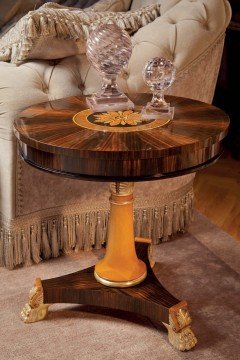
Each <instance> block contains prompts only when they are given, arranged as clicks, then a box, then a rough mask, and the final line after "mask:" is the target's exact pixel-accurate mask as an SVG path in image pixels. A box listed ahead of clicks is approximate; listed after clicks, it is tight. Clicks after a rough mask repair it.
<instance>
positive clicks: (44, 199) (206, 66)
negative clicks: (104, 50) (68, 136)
mask: <svg viewBox="0 0 240 360" xmlns="http://www.w3.org/2000/svg"><path fill="white" fill-rule="evenodd" d="M152 2H153V1H151V0H133V2H132V5H131V9H136V8H138V7H141V6H145V5H148V4H149V3H152ZM230 14H231V10H230V7H229V4H228V2H227V1H226V0H162V1H161V16H160V17H158V18H157V19H156V20H155V21H154V22H152V23H150V24H148V25H146V26H144V27H143V28H141V29H140V30H139V31H137V33H135V34H134V35H133V36H132V43H133V53H132V56H131V59H130V62H129V65H128V67H127V68H126V69H125V70H124V71H122V73H121V74H120V76H119V79H118V82H119V86H120V87H121V88H122V90H124V91H125V92H129V93H131V92H146V91H148V89H147V88H146V87H145V85H144V83H143V79H142V76H141V72H142V68H143V66H144V64H145V62H146V61H147V60H148V59H150V58H152V57H155V56H163V57H166V58H169V59H171V60H172V61H173V62H174V65H175V66H176V68H177V80H176V82H175V84H174V85H173V86H172V88H171V89H170V93H171V94H174V95H178V96H184V97H190V98H193V99H197V100H201V101H205V102H208V103H210V102H211V101H212V98H213V93H214V89H215V84H216V79H217V74H218V70H219V65H220V60H221V54H222V49H223V43H224V33H225V29H226V27H227V25H228V23H229V21H230ZM99 86H100V78H99V77H98V75H97V73H96V72H95V70H94V69H93V68H92V67H91V66H90V65H89V63H88V61H87V58H86V56H85V55H84V54H83V55H76V56H72V57H68V58H63V59H58V60H51V61H49V60H41V59H40V60H31V61H27V62H25V63H23V64H22V65H20V66H16V65H14V64H11V63H7V62H0V216H1V218H0V221H1V234H0V265H1V266H6V267H7V268H9V269H12V268H14V267H15V266H17V265H22V264H25V265H30V264H32V263H38V262H39V261H41V259H48V258H50V257H51V256H52V257H55V256H58V255H59V254H60V253H61V252H62V251H63V252H68V251H73V250H74V251H78V250H79V249H84V250H90V249H91V248H92V246H95V247H96V248H99V247H101V245H102V243H103V242H104V240H105V237H106V229H107V220H108V201H107V199H108V184H106V183H94V182H87V181H80V180H79V181H76V180H71V179H64V178H59V177H55V176H53V175H50V174H47V173H43V172H41V171H38V170H36V169H34V168H31V167H30V166H28V165H27V164H25V163H23V161H22V160H21V159H20V158H19V156H18V153H17V144H16V139H15V138H14V135H13V132H12V124H13V121H14V119H15V118H16V117H17V116H18V114H19V113H20V111H21V110H23V109H24V108H26V107H28V106H30V105H32V104H36V103H40V102H45V101H51V100H54V99H59V98H62V97H67V96H73V95H79V94H89V93H92V92H94V91H96V90H97V89H98V88H99ZM193 179H194V175H192V174H191V175H186V176H182V177H177V178H173V179H169V180H162V181H153V182H151V183H144V182H143V183H139V184H136V186H135V198H136V201H135V227H136V229H135V230H136V235H141V236H149V237H152V238H153V240H154V243H156V244H157V243H159V242H161V241H165V240H167V239H168V238H169V236H171V235H172V234H174V233H176V232H177V231H178V230H179V229H183V228H185V227H186V225H187V224H188V222H189V220H190V215H191V208H192V199H193V190H192V186H193ZM56 239H57V242H58V247H59V249H58V251H54V252H53V251H52V247H51V244H52V242H53V241H56Z"/></svg>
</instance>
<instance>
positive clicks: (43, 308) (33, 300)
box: [21, 278, 50, 323]
mask: <svg viewBox="0 0 240 360" xmlns="http://www.w3.org/2000/svg"><path fill="white" fill-rule="evenodd" d="M49 306H50V305H49V304H44V303H43V288H42V283H41V279H39V278H37V279H36V280H35V284H34V287H33V288H32V289H31V290H30V293H29V300H28V303H27V304H26V305H25V306H24V308H23V310H22V312H21V318H22V320H23V321H24V322H25V323H33V322H36V321H40V320H43V319H45V317H46V316H47V314H48V307H49Z"/></svg>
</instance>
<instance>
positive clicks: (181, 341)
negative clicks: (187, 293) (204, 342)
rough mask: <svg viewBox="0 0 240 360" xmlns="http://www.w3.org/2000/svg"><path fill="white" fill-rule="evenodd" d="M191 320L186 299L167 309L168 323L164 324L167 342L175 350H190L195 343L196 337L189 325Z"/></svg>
mask: <svg viewBox="0 0 240 360" xmlns="http://www.w3.org/2000/svg"><path fill="white" fill-rule="evenodd" d="M191 322H192V319H191V317H190V314H189V312H188V308H187V303H186V301H182V302H180V303H179V304H177V305H175V306H173V307H172V308H170V309H169V325H168V324H164V325H165V326H166V328H167V330H168V339H169V342H170V343H171V344H172V345H173V346H174V347H175V348H176V349H177V350H180V351H185V350H190V349H192V348H193V347H194V346H195V345H196V344H197V339H196V337H195V335H194V333H193V331H192V329H191V327H190V324H191Z"/></svg>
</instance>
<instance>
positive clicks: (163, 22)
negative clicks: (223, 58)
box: [119, 0, 231, 92]
mask: <svg viewBox="0 0 240 360" xmlns="http://www.w3.org/2000/svg"><path fill="white" fill-rule="evenodd" d="M167 3H168V2H167V1H165V2H164V3H163V4H162V5H161V14H162V15H161V16H160V17H159V18H157V19H156V20H155V21H154V22H152V23H150V24H148V25H146V26H144V27H143V28H141V29H140V30H138V32H137V33H136V34H135V35H134V36H133V37H132V43H133V53H132V56H131V59H130V62H129V65H128V69H127V71H126V73H125V76H124V75H123V77H122V78H121V79H120V81H119V84H120V86H121V88H122V89H123V90H124V91H126V92H139V91H142V92H144V91H149V90H148V89H147V87H146V86H145V84H144V82H143V79H142V75H141V74H142V69H143V67H144V64H145V63H146V62H147V61H148V60H149V59H151V58H153V57H159V56H163V57H166V58H168V59H170V60H172V61H173V63H174V65H175V67H176V68H177V72H178V74H179V73H180V72H181V71H184V70H185V69H187V68H188V66H190V64H191V63H192V62H194V61H195V60H196V59H197V58H198V57H200V56H202V54H203V53H204V52H206V51H207V50H208V48H209V47H211V46H212V44H214V42H216V41H217V39H218V38H219V37H220V36H221V34H223V33H224V32H225V30H226V27H227V25H228V23H229V21H230V16H231V9H230V5H229V3H228V2H227V1H226V0H194V1H193V0H182V1H178V3H177V4H175V3H176V1H174V2H172V4H173V5H174V4H175V6H173V7H172V8H170V9H169V4H168V7H167Z"/></svg>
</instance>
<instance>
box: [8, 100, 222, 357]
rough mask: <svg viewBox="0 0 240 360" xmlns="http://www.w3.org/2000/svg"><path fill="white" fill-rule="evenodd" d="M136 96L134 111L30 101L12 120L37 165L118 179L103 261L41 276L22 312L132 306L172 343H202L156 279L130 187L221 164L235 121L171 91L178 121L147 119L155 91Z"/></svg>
mask: <svg viewBox="0 0 240 360" xmlns="http://www.w3.org/2000/svg"><path fill="white" fill-rule="evenodd" d="M130 98H131V100H132V101H133V102H134V104H135V109H134V111H131V110H130V111H120V112H116V111H113V112H108V113H93V112H92V110H90V109H88V107H87V105H86V97H84V96H80V97H71V98H66V99H61V100H57V101H52V102H48V103H43V104H39V105H36V106H32V107H30V108H28V109H26V110H25V111H24V112H23V113H22V114H21V116H20V118H19V119H18V120H16V121H15V125H14V131H15V135H16V136H17V138H18V140H19V151H20V154H21V156H22V158H23V159H24V160H25V161H26V162H27V163H29V164H30V165H32V166H34V167H36V168H39V169H41V170H44V171H48V172H51V173H54V174H57V175H61V176H65V177H72V178H76V179H86V180H96V181H97V180H101V181H109V182H110V183H111V184H110V193H111V196H110V218H109V225H108V239H107V248H106V255H105V257H104V259H103V260H101V261H99V262H98V263H97V264H96V265H95V267H91V268H89V269H85V270H82V271H79V272H76V273H73V274H69V275H65V276H62V277H59V278H55V279H48V280H43V281H41V280H40V278H37V279H36V281H35V286H34V288H33V289H32V290H31V292H30V296H29V302H28V304H26V306H25V307H24V309H23V311H22V318H23V320H24V321H25V322H35V321H39V320H42V319H44V318H45V317H46V315H47V312H48V307H49V304H53V303H61V302H62V303H80V304H90V305H98V306H104V307H110V308H113V309H121V310H127V311H132V312H136V313H139V314H142V315H146V316H148V317H150V318H152V319H155V320H158V321H159V320H160V321H162V322H163V324H164V325H165V326H166V327H167V329H168V334H169V340H170V342H171V343H172V344H173V345H174V346H175V347H176V348H178V349H179V350H189V349H190V348H192V347H194V346H195V344H196V342H197V340H196V338H195V336H194V334H193V332H192V330H191V328H190V323H191V317H190V315H189V311H188V307H187V302H186V301H179V300H178V299H176V298H175V297H174V296H172V295H171V294H170V293H169V292H168V291H167V290H166V289H164V288H163V286H162V285H161V284H160V282H159V281H158V279H157V278H156V277H155V275H154V272H153V263H152V261H151V257H150V256H148V255H149V254H150V250H151V240H150V239H144V238H138V239H135V238H134V230H133V184H134V182H136V181H143V180H144V181H146V180H156V179H162V178H168V177H173V176H179V175H183V174H187V173H190V172H194V171H197V170H199V169H201V168H203V167H205V166H207V165H209V164H211V163H212V162H214V161H216V160H217V159H218V157H219V156H220V155H221V153H222V151H223V145H222V140H223V139H224V137H225V136H226V133H227V129H228V125H229V120H228V117H227V116H226V115H225V113H223V112H222V111H221V110H219V109H217V108H216V107H214V106H211V105H208V104H205V103H202V102H198V101H194V100H190V99H185V98H180V97H169V98H168V100H169V101H170V102H171V104H172V106H174V107H175V117H174V119H173V120H171V121H169V120H166V119H165V120H164V119H158V120H152V121H144V120H142V119H141V116H140V111H141V108H142V106H144V105H145V104H146V103H147V102H148V101H149V99H150V95H147V94H137V95H131V96H130ZM135 245H136V246H135Z"/></svg>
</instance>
